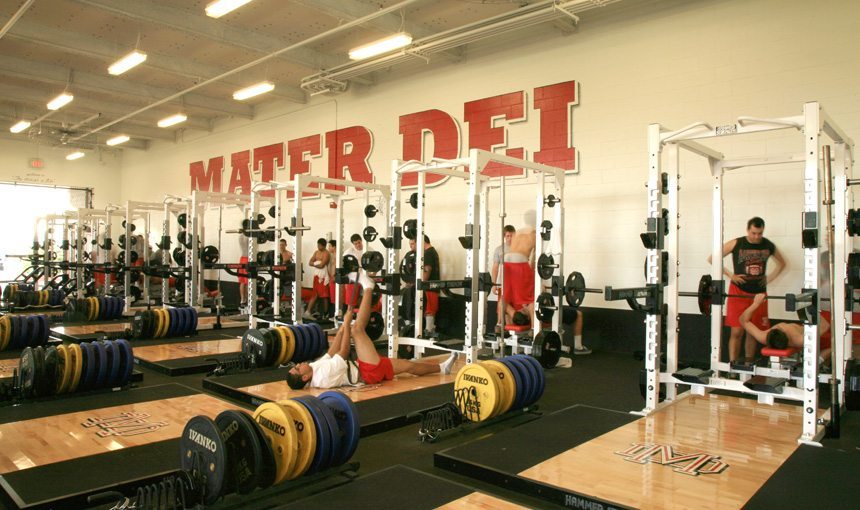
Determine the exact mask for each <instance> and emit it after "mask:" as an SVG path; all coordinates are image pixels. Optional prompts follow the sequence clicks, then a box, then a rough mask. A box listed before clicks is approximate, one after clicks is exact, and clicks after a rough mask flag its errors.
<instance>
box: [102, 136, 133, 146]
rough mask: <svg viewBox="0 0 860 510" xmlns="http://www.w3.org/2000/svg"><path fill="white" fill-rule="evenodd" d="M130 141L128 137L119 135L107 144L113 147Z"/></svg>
mask: <svg viewBox="0 0 860 510" xmlns="http://www.w3.org/2000/svg"><path fill="white" fill-rule="evenodd" d="M129 140H131V138H129V137H128V135H117V136H115V137H113V138H111V139H109V140H108V141H106V142H105V143H106V144H108V145H110V146H111V147H112V146H114V145H119V144H121V143H125V142H127V141H129Z"/></svg>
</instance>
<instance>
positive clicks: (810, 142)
mask: <svg viewBox="0 0 860 510" xmlns="http://www.w3.org/2000/svg"><path fill="white" fill-rule="evenodd" d="M784 129H796V130H800V131H802V132H803V135H804V150H803V152H797V153H790V154H783V155H775V156H767V155H765V156H759V157H751V158H743V159H726V158H725V157H724V156H723V154H722V153H720V152H718V151H715V150H712V149H710V148H708V147H706V146H704V145H702V144H700V143H699V142H698V141H697V140H704V139H710V138H717V137H724V136H734V135H744V134H749V133H762V132H770V131H777V130H784ZM825 136H826V137H827V138H828V139H829V140H830V141H831V142H832V143H833V144H834V145H835V148H836V150H835V151H834V153H835V159H834V163H835V164H834V167H835V176H834V181H835V182H836V183H837V191H838V192H837V193H836V194H835V200H834V202H835V204H834V207H833V211H831V214H833V212H834V211H835V213H836V214H835V218H826V217H824V216H825V215H826V212H827V210H828V208H827V207H823V203H824V202H825V199H829V197H830V193H829V190H827V191H826V192H825V191H824V190H822V186H821V181H823V180H824V179H825V177H823V176H822V174H823V173H824V172H823V170H825V169H824V168H823V167H828V169H829V163H830V161H827V162H826V163H825V164H824V165H822V157H821V156H822V152H823V148H822V141H826V139H824V137H825ZM680 149H685V150H688V151H690V152H691V153H693V154H694V155H698V156H702V157H704V158H706V159H707V161H708V165H709V167H710V172H711V176H712V181H713V189H712V196H713V218H714V221H713V245H712V265H711V277H712V279H713V281H714V282H719V281H720V280H721V279H722V268H723V253H722V249H723V223H724V218H723V185H722V181H723V175H724V174H725V172H726V171H732V170H737V169H739V168H744V167H751V166H762V165H774V164H787V163H802V164H803V198H804V200H803V202H804V205H803V217H802V220H803V221H802V229H803V236H802V238H803V240H804V257H803V259H804V271H803V273H804V282H803V290H804V292H803V293H802V294H801V295H799V296H797V299H796V301H797V302H798V305H797V306H796V309H802V308H806V309H808V310H810V311H813V313H809V314H807V315H808V316H809V317H811V319H809V320H806V321H804V335H803V337H804V341H803V375H802V378H801V379H800V381H799V383H800V387H785V388H782V393H778V394H774V393H762V392H760V391H753V390H751V389H749V388H747V387H746V386H744V384H743V382H742V381H740V380H733V379H727V378H723V377H720V375H719V373H720V372H730V371H731V366H730V364H729V363H726V362H722V361H720V347H721V337H722V318H723V314H722V308H723V301H722V299H716V300H714V301H713V302H712V304H711V328H710V329H711V349H710V369H711V370H710V371H708V372H705V373H704V374H703V377H702V378H701V379H699V380H697V381H690V380H689V379H685V380H682V379H680V378H678V377H677V375H678V374H677V372H678V296H679V292H678V268H679V261H678V252H679V239H678V228H679V227H678V225H677V219H678V218H679V217H680V216H679V207H678V198H679V197H678V195H679V189H680V188H679V186H678V180H679V177H680V175H679V166H680ZM664 151H665V153H666V168H665V171H664V163H663V152H664ZM852 152H853V142H852V141H851V139H850V138H848V137H847V136H846V135H845V133H844V131H842V130H841V129H840V128H839V127H838V126H837V125H836V124H835V123H834V122H833V120H832V119H831V118H830V117H829V116H828V115H827V114H826V113H825V112H824V110H822V109H821V107H820V106H819V104H818V103H817V102H809V103H806V104H804V106H803V114H802V115H797V116H791V117H782V118H774V119H760V118H752V117H739V118H738V120H737V122H736V123H735V124H728V125H723V126H716V127H711V126H710V125H708V124H706V123H704V122H697V123H694V124H691V125H689V126H686V127H684V128H682V129H680V130H677V131H668V130H666V129H664V128H663V127H662V126H661V125H660V124H651V125H650V126H649V127H648V153H649V154H648V161H649V165H648V166H649V174H648V185H647V188H648V218H647V232H646V233H645V234H642V236H641V237H642V239H643V244H645V247H646V249H647V264H646V282H645V283H646V287H645V288H643V289H627V290H625V289H616V290H613V289H611V288H610V287H607V289H606V299H607V300H612V299H626V298H628V297H645V298H646V304H645V306H644V307H642V308H643V309H644V310H645V312H646V319H645V349H646V353H645V369H646V385H645V391H646V393H645V407H644V408H643V409H642V410H641V411H638V412H636V413H635V414H641V415H643V416H644V415H649V414H651V413H653V412H654V411H656V410H657V409H659V408H662V407H664V406H667V405H670V404H671V403H672V402H673V401H674V400H675V399H676V398H677V385H678V384H690V391H691V393H692V394H697V395H704V393H705V392H706V391H707V390H710V389H723V390H731V391H736V392H741V393H746V394H752V395H756V396H757V397H758V399H759V402H761V403H766V404H771V403H773V401H774V397H775V396H778V397H779V398H783V399H787V400H794V401H797V402H800V403H801V404H802V406H803V428H802V434H801V435H800V437H799V438H798V441H799V442H801V443H808V444H816V445H818V444H819V443H818V442H817V441H818V440H819V439H820V438H821V437H822V436H823V434H824V427H823V425H822V422H823V421H828V420H829V421H834V420H835V421H836V422H837V423H838V416H834V414H838V409H839V405H838V404H837V405H835V406H834V408H833V410H827V411H824V412H823V415H822V416H821V419H822V421H819V416H818V397H819V383H828V382H832V381H834V380H839V379H840V378H841V379H842V380H844V374H843V372H842V370H844V368H843V367H842V366H841V365H842V363H841V362H842V361H843V360H844V359H845V346H846V345H850V338H847V337H846V335H847V333H848V331H846V330H847V326H846V313H847V312H850V310H848V311H846V306H845V287H844V282H845V271H846V269H845V268H846V262H847V260H846V246H845V240H846V218H845V203H844V201H845V199H846V197H847V193H846V192H845V191H844V188H845V187H847V183H848V182H849V181H850V176H851V174H852V163H853V160H852ZM827 173H829V172H827ZM827 177H829V175H827ZM840 183H841V184H840ZM827 184H828V185H829V183H827ZM840 186H842V188H840ZM664 195H665V198H664ZM664 200H666V201H667V204H666V205H667V207H666V208H665V209H664ZM824 205H826V204H824ZM830 220H832V224H833V233H832V234H833V246H834V249H833V250H832V251H831V253H830V254H829V256H830V257H831V258H830V263H831V267H832V268H834V270H835V273H830V272H828V271H822V270H821V268H820V264H821V260H822V259H821V257H822V255H827V252H826V251H822V248H821V243H822V242H825V240H827V239H828V238H827V236H828V235H830V234H831V232H829V231H828V228H827V225H829V224H830V223H831V221H830ZM667 222H668V228H667ZM673 222H674V223H675V224H674V225H673V224H672V223H673ZM834 275H835V277H836V279H835V281H834V283H836V285H834V291H833V292H832V293H831V292H830V291H829V289H827V290H826V291H825V292H819V289H820V287H824V286H827V287H829V286H830V283H829V282H830V281H831V280H830V278H831V276H834ZM822 290H823V289H822ZM831 295H832V296H833V299H832V300H830V299H829V297H830V296H831ZM786 301H787V306H786V308H787V311H794V309H795V307H792V306H789V304H788V302H789V300H786ZM825 304H830V305H832V308H831V309H832V317H833V318H834V320H832V323H833V324H832V325H831V327H832V328H833V332H832V338H833V339H834V341H833V345H834V348H835V349H838V351H837V355H839V356H840V358H839V361H840V363H838V365H840V366H839V367H833V370H834V374H833V375H832V376H831V375H828V374H819V372H818V353H819V332H818V320H817V315H818V313H817V310H822V309H824V308H825V307H824V306H822V305H825ZM790 308H791V309H790ZM835 318H839V319H838V320H835ZM663 339H665V342H666V371H665V372H663V371H661V370H660V358H661V341H662V340H663ZM836 339H844V342H838V341H836ZM840 343H841V344H842V346H841V347H837V345H838V344H840ZM839 351H841V353H840V352H839ZM763 371H766V369H765V370H763ZM756 372H757V373H758V372H759V370H758V369H757V370H756ZM711 374H715V375H713V376H710V377H708V376H709V375H711ZM837 382H838V381H837ZM661 384H665V385H666V392H665V400H664V402H662V403H658V402H659V398H660V395H659V392H660V385H661ZM837 399H838V400H839V401H840V403H841V401H842V397H841V395H840V396H838V397H837ZM833 411H836V412H835V413H834V412H833Z"/></svg>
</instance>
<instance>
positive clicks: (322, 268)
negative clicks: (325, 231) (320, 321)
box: [302, 237, 331, 320]
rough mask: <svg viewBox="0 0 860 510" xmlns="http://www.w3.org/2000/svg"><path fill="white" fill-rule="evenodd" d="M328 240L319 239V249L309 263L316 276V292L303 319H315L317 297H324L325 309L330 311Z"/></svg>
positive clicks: (312, 272) (314, 285)
mask: <svg viewBox="0 0 860 510" xmlns="http://www.w3.org/2000/svg"><path fill="white" fill-rule="evenodd" d="M325 246H326V240H325V239H324V238H322V237H320V238H319V239H317V250H316V251H315V252H314V254H313V255H311V260H310V261H309V264H310V266H311V274H313V277H314V284H313V288H314V293H313V295H312V296H311V299H310V301H308V307H307V308H306V309H305V313H304V314H303V315H302V318H303V319H306V320H313V319H314V316H313V314H312V313H313V309H314V304H316V302H317V299H322V302H323V310H325V311H326V313H328V283H329V278H328V261H329V259H330V258H331V255H330V254H329V252H328V251H327V250H326V249H325Z"/></svg>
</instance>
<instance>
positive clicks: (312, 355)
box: [296, 324, 318, 361]
mask: <svg viewBox="0 0 860 510" xmlns="http://www.w3.org/2000/svg"><path fill="white" fill-rule="evenodd" d="M296 327H297V328H298V329H299V330H300V331H301V333H300V334H301V335H302V336H303V337H304V339H305V361H312V360H315V359H317V355H316V354H317V350H318V347H317V337H316V335H315V334H314V333H313V331H311V328H310V327H309V326H308V325H307V324H296Z"/></svg>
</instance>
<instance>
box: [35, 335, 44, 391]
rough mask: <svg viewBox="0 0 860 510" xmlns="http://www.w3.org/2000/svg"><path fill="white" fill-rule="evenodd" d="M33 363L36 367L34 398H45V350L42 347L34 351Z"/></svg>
mask: <svg viewBox="0 0 860 510" xmlns="http://www.w3.org/2000/svg"><path fill="white" fill-rule="evenodd" d="M33 362H34V365H35V367H36V368H35V370H34V372H35V373H34V378H35V380H34V381H33V390H34V396H36V397H43V396H45V378H46V376H45V349H44V348H43V347H42V346H38V347H35V348H34V349H33Z"/></svg>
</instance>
